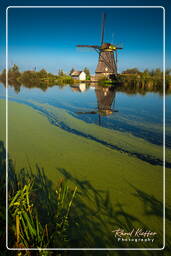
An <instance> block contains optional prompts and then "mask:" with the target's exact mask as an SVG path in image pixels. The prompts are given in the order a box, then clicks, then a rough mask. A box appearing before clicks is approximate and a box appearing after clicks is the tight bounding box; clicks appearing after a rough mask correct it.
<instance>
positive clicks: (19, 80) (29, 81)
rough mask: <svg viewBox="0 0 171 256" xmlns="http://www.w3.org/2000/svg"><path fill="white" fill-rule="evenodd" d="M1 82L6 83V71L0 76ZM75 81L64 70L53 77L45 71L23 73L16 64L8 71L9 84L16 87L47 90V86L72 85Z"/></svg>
mask: <svg viewBox="0 0 171 256" xmlns="http://www.w3.org/2000/svg"><path fill="white" fill-rule="evenodd" d="M0 81H1V82H3V83H5V82H6V70H5V69H4V70H3V71H2V73H1V74H0ZM73 82H74V80H73V79H72V77H71V76H69V75H66V74H65V73H64V72H63V71H62V70H59V71H58V75H53V74H52V73H49V72H47V71H46V70H45V69H41V70H40V71H36V70H27V71H24V72H21V71H20V70H19V68H18V66H17V65H15V64H14V66H13V67H12V68H10V69H9V70H8V84H9V85H14V86H20V85H24V86H26V87H41V88H42V89H43V88H46V87H47V86H50V85H54V84H56V83H60V84H67V83H70V84H72V83H73Z"/></svg>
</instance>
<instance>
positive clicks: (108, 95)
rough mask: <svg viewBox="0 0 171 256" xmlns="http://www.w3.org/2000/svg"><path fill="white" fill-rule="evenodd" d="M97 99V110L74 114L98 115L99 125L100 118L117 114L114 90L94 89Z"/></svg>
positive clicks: (107, 88)
mask: <svg viewBox="0 0 171 256" xmlns="http://www.w3.org/2000/svg"><path fill="white" fill-rule="evenodd" d="M95 93H96V98H97V110H92V111H86V112H76V113H77V114H79V115H80V114H98V121H99V125H101V117H102V116H109V115H111V114H112V113H114V112H118V110H116V109H115V97H116V90H115V88H114V87H113V86H111V87H96V89H95Z"/></svg>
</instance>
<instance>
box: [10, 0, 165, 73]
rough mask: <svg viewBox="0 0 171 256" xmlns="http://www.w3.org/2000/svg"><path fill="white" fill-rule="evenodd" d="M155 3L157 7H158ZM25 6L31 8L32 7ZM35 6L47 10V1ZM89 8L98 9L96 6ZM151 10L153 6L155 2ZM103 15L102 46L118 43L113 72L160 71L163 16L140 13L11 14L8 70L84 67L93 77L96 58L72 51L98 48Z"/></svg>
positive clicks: (53, 10) (14, 11)
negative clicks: (120, 47)
mask: <svg viewBox="0 0 171 256" xmlns="http://www.w3.org/2000/svg"><path fill="white" fill-rule="evenodd" d="M16 2H17V3H16V4H14V3H10V5H22V4H23V3H22V4H21V2H22V1H16ZM19 2H20V3H19ZM45 2H46V3H45ZM52 2H53V3H52ZM94 2H95V1H94ZM108 2H110V3H108V5H115V4H112V2H113V3H114V2H118V1H108ZM119 2H120V3H121V2H123V4H126V5H127V4H128V2H137V1H119ZM139 2H143V3H142V5H145V3H144V2H146V3H147V2H148V1H139ZM149 2H150V1H149ZM153 2H154V1H153ZM158 2H159V5H161V2H162V1H158ZM27 4H28V5H36V1H29V2H28V3H27ZM39 4H40V3H39ZM41 4H42V5H50V1H42V2H41ZM51 4H52V5H59V2H58V1H51ZM66 4H67V3H66ZM68 4H69V3H68ZM75 4H78V3H75ZM88 4H90V3H88V2H86V5H88ZM134 4H135V3H134ZM94 5H102V3H101V2H99V1H98V2H97V1H96V4H95V3H94ZM103 5H104V3H103ZM116 5H118V4H116ZM155 5H158V3H157V1H156V3H155ZM103 12H105V13H106V14H107V19H106V27H105V41H107V42H112V43H117V44H118V43H121V44H122V45H123V47H124V49H123V50H121V51H120V52H119V63H118V64H119V71H122V70H124V69H126V68H131V67H138V68H139V69H141V70H143V69H145V68H149V69H152V68H157V67H160V68H161V67H162V49H163V46H162V42H163V36H162V33H163V10H162V9H145V8H143V9H133V8H131V9H111V8H110V9H108V8H107V9H106V8H105V9H92V8H89V9H85V8H84V9H83V8H81V9H57V8H50V9H47V8H46V9H41V8H39V9H35V8H31V9H30V8H27V9H26V8H22V9H21V8H20V9H18V8H17V9H16V8H15V9H14V8H11V9H9V41H8V42H9V64H10V65H12V64H14V63H16V64H17V65H19V67H20V68H21V69H22V70H25V69H32V68H34V67H35V66H36V67H37V69H40V68H45V69H46V70H48V71H50V72H53V73H56V72H57V70H58V69H59V68H62V69H64V71H66V72H67V71H69V70H70V69H71V68H72V67H74V68H75V69H82V68H84V67H85V66H87V67H88V68H89V69H90V70H91V72H92V73H93V72H94V70H95V68H96V64H97V60H98V55H97V53H96V52H95V51H94V50H93V49H91V50H88V49H82V50H81V49H78V48H76V45H77V44H99V43H100V33H101V15H102V13H103Z"/></svg>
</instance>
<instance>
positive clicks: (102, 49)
mask: <svg viewBox="0 0 171 256" xmlns="http://www.w3.org/2000/svg"><path fill="white" fill-rule="evenodd" d="M105 21H106V14H105V13H103V16H102V29H101V44H100V46H99V45H77V47H88V48H93V49H94V50H95V51H96V52H97V53H98V55H99V59H98V64H97V67H96V72H95V73H96V78H98V77H107V78H108V79H111V80H113V79H116V77H117V62H118V50H121V49H123V48H122V47H120V46H117V45H113V44H110V43H105V42H104V30H105Z"/></svg>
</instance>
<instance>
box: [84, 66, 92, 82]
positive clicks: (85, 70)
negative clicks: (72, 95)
mask: <svg viewBox="0 0 171 256" xmlns="http://www.w3.org/2000/svg"><path fill="white" fill-rule="evenodd" d="M83 71H84V72H85V73H86V80H90V78H91V76H90V71H89V69H88V68H87V67H85V68H84V70H83Z"/></svg>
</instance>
